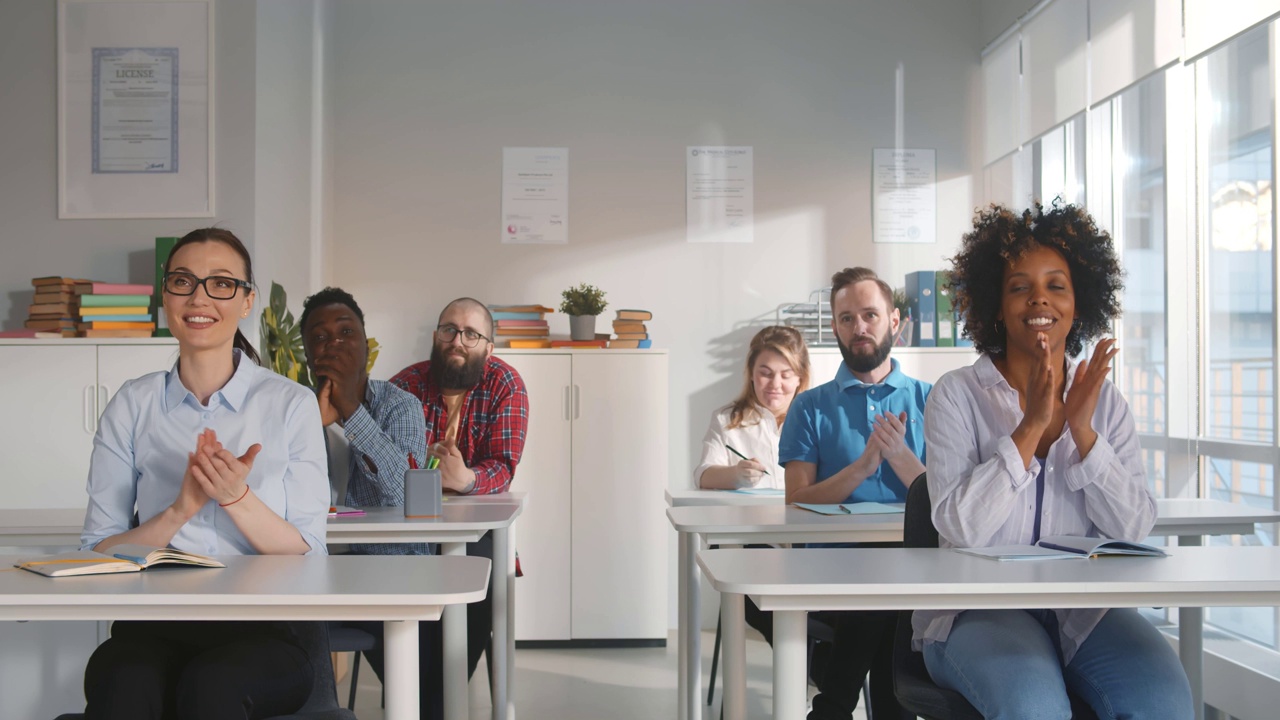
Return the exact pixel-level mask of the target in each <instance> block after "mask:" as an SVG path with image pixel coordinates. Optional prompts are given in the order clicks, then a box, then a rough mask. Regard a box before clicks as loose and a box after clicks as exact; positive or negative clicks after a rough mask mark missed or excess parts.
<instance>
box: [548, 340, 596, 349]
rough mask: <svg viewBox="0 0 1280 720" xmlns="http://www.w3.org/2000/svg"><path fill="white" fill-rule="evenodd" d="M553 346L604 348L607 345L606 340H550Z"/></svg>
mask: <svg viewBox="0 0 1280 720" xmlns="http://www.w3.org/2000/svg"><path fill="white" fill-rule="evenodd" d="M551 347H553V348H604V347H609V341H608V340H552V341H551Z"/></svg>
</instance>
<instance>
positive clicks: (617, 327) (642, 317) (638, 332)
mask: <svg viewBox="0 0 1280 720" xmlns="http://www.w3.org/2000/svg"><path fill="white" fill-rule="evenodd" d="M652 319H653V313H651V312H649V311H648V310H619V311H618V317H616V318H614V320H613V339H612V340H610V341H609V347H610V348H647V347H652V346H653V341H652V340H650V339H649V328H647V327H646V326H645V322H646V321H649V320H652Z"/></svg>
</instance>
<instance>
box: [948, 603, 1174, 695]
mask: <svg viewBox="0 0 1280 720" xmlns="http://www.w3.org/2000/svg"><path fill="white" fill-rule="evenodd" d="M924 662H925V667H927V668H928V669H929V675H930V676H931V677H932V678H933V681H934V682H935V683H937V684H938V685H940V686H942V687H944V688H948V689H951V690H955V691H956V692H958V693H960V694H961V695H963V696H964V697H965V699H966V700H968V701H969V703H970V704H971V705H973V706H974V708H976V709H977V710H978V712H980V713H982V716H983V717H984V718H987V720H1001V719H1004V718H1010V719H1016V720H1036V719H1041V718H1043V719H1044V720H1059V719H1061V720H1068V719H1069V718H1070V717H1071V703H1070V701H1069V700H1068V699H1067V689H1068V688H1070V690H1071V693H1072V694H1073V695H1075V696H1076V697H1078V698H1079V699H1081V700H1083V701H1085V702H1086V703H1088V704H1089V706H1090V707H1091V708H1093V711H1094V712H1095V713H1097V715H1098V717H1099V718H1101V719H1102V720H1107V719H1108V718H1126V719H1128V720H1143V719H1145V718H1152V719H1153V720H1184V719H1185V720H1191V718H1193V717H1194V713H1193V711H1192V706H1191V687H1190V685H1189V684H1188V683H1187V676H1186V673H1184V672H1183V670H1182V665H1180V664H1179V662H1178V656H1177V654H1176V653H1174V652H1173V649H1172V648H1171V647H1169V643H1168V642H1167V641H1166V640H1165V639H1164V637H1163V636H1162V635H1161V634H1160V631H1159V630H1156V629H1155V627H1154V626H1152V625H1151V623H1149V622H1147V621H1146V620H1145V619H1144V618H1143V617H1142V616H1140V615H1139V614H1138V612H1137V611H1136V610H1132V609H1116V610H1109V611H1107V614H1106V615H1105V616H1104V617H1103V618H1102V621H1101V622H1099V623H1098V626H1097V627H1096V628H1094V629H1093V632H1092V633H1090V634H1089V637H1088V638H1086V639H1085V641H1084V645H1082V646H1081V647H1080V649H1079V651H1077V652H1076V654H1075V657H1073V658H1072V659H1071V663H1070V664H1069V665H1067V666H1066V667H1063V665H1062V653H1061V651H1060V647H1059V641H1058V620H1057V617H1056V616H1055V615H1054V614H1053V611H1052V610H968V611H966V612H963V613H961V614H960V615H958V616H957V617H956V619H955V624H954V625H953V626H952V628H951V635H950V636H949V637H948V638H947V639H946V641H945V642H934V643H925V646H924Z"/></svg>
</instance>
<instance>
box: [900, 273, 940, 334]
mask: <svg viewBox="0 0 1280 720" xmlns="http://www.w3.org/2000/svg"><path fill="white" fill-rule="evenodd" d="M936 275H937V273H935V272H934V271H932V270H920V271H918V272H913V273H907V303H908V305H909V307H910V308H911V317H913V318H915V321H916V327H915V330H916V331H915V334H914V335H913V337H912V338H911V340H912V342H911V344H912V345H913V346H914V347H937V346H938V304H937V298H936V297H935V295H934V283H935V282H936V280H937V278H936Z"/></svg>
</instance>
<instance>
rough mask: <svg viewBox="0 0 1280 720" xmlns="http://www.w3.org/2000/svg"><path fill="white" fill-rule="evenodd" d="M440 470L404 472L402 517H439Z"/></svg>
mask: <svg viewBox="0 0 1280 720" xmlns="http://www.w3.org/2000/svg"><path fill="white" fill-rule="evenodd" d="M440 501H441V490H440V470H439V469H435V470H427V469H425V468H423V469H421V470H405V471H404V516H405V517H407V518H438V517H440Z"/></svg>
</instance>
